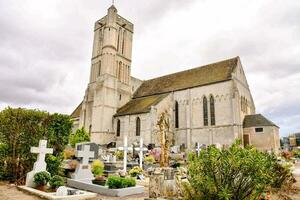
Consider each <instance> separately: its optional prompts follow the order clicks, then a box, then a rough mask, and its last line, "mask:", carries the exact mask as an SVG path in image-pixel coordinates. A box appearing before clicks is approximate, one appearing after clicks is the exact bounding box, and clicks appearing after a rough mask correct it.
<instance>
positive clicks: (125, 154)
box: [118, 136, 133, 172]
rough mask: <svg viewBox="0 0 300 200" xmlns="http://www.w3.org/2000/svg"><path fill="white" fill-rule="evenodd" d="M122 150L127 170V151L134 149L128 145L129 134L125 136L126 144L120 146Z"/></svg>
mask: <svg viewBox="0 0 300 200" xmlns="http://www.w3.org/2000/svg"><path fill="white" fill-rule="evenodd" d="M118 149H119V150H121V151H124V158H123V171H124V172H127V153H128V151H132V150H133V149H132V147H128V146H127V136H125V137H124V146H123V147H119V148H118Z"/></svg>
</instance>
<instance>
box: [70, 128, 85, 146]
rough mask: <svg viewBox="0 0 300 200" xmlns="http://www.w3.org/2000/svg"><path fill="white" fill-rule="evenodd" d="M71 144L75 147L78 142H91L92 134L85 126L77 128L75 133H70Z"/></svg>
mask: <svg viewBox="0 0 300 200" xmlns="http://www.w3.org/2000/svg"><path fill="white" fill-rule="evenodd" d="M69 140H70V144H71V146H72V147H73V148H74V147H75V145H76V144H77V143H80V142H89V141H90V135H89V134H88V133H87V132H86V131H85V130H84V128H83V127H82V128H80V129H77V130H76V132H75V133H74V134H71V135H70V138H69Z"/></svg>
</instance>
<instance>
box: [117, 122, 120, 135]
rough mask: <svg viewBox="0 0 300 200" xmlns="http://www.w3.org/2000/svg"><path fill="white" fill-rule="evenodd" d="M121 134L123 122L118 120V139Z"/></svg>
mask: <svg viewBox="0 0 300 200" xmlns="http://www.w3.org/2000/svg"><path fill="white" fill-rule="evenodd" d="M120 134H121V121H120V120H119V119H118V121H117V137H119V136H120Z"/></svg>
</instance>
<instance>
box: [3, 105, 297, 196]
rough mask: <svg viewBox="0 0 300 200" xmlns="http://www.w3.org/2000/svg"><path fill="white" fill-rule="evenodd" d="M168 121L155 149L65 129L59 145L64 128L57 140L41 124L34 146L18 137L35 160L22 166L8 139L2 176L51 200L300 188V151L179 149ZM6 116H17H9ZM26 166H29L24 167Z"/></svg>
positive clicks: (269, 192)
mask: <svg viewBox="0 0 300 200" xmlns="http://www.w3.org/2000/svg"><path fill="white" fill-rule="evenodd" d="M11 112H14V110H11ZM30 114H33V113H32V111H30ZM1 115H4V114H3V113H0V117H1ZM33 115H34V114H33ZM39 115H40V113H39ZM165 116H166V115H164V114H162V115H161V116H160V119H159V121H158V123H157V124H158V125H157V130H158V131H157V138H158V141H159V143H158V144H155V145H149V146H146V145H145V144H144V140H143V138H142V137H141V138H140V139H139V140H138V141H136V142H135V143H134V144H133V143H129V142H128V138H127V137H124V140H123V142H122V145H120V146H117V145H115V144H109V145H98V144H96V143H93V142H90V141H89V137H88V133H87V132H86V131H84V130H78V131H77V132H76V133H75V135H71V134H70V130H71V129H69V130H64V131H67V132H68V131H69V134H66V135H65V138H62V139H61V140H59V141H57V140H56V142H54V143H53V142H52V141H53V137H54V138H56V137H58V136H56V135H55V134H61V132H60V131H61V130H63V129H62V128H58V129H56V132H53V133H52V134H54V135H50V134H49V135H45V134H44V133H43V130H42V129H39V128H38V127H35V126H33V127H32V128H31V130H36V131H37V132H36V135H35V137H32V136H31V133H30V132H23V133H22V134H27V135H26V137H28V140H27V141H28V144H27V143H22V142H20V141H19V140H18V139H17V140H16V144H20V146H19V147H16V148H15V149H16V152H17V154H16V155H17V157H19V158H21V157H22V154H24V155H26V158H28V159H29V160H20V161H19V163H18V164H17V165H15V163H14V162H10V160H11V158H13V157H12V156H13V154H7V153H8V152H10V151H5V152H6V154H4V151H3V149H9V148H10V146H9V145H10V144H11V143H8V142H7V141H9V140H5V138H7V139H9V138H10V137H11V135H10V134H8V132H7V134H5V135H4V137H3V139H2V141H1V146H0V147H1V148H0V150H1V152H0V153H1V154H0V155H1V156H2V157H1V159H2V160H1V162H2V164H1V165H0V167H1V179H2V180H8V181H10V182H11V183H13V184H15V185H16V186H17V188H18V189H19V190H20V191H24V192H26V193H24V194H30V195H34V196H36V197H40V198H44V199H74V200H75V199H76V200H77V199H97V198H102V197H105V198H106V199H110V198H115V197H118V198H120V199H122V198H129V199H130V198H137V199H225V196H227V197H226V198H227V199H267V197H268V196H273V197H274V196H276V195H277V194H280V195H282V193H283V191H285V192H287V191H295V188H296V187H295V184H294V183H295V181H296V180H298V179H299V177H300V173H299V171H300V164H299V163H300V162H298V157H296V155H298V154H296V153H294V155H295V156H292V155H290V154H288V153H287V152H283V153H282V154H274V153H271V152H259V151H257V150H256V149H255V148H253V147H250V146H249V147H246V148H244V147H242V146H241V145H240V143H239V141H236V142H235V143H234V144H232V145H231V146H228V147H224V146H223V147H222V146H221V145H219V144H215V145H211V146H206V145H203V144H200V143H195V145H194V146H193V148H192V149H188V148H187V147H186V146H185V145H180V146H176V145H173V144H172V137H173V135H172V133H171V132H169V131H168V128H167V127H168V120H165V118H164V117H165ZM5 117H6V118H10V116H9V115H7V113H6V115H5ZM44 117H47V116H46V115H45V116H44ZM56 117H57V118H65V116H59V117H58V116H56ZM57 121H59V123H55V127H56V128H57V127H66V124H69V121H68V120H67V119H65V121H63V120H61V119H60V120H57ZM19 123H20V122H19V121H18V122H17V121H15V122H14V123H9V124H2V126H0V132H4V131H6V130H4V129H1V127H5V126H6V127H8V126H9V127H10V126H12V127H14V125H16V124H19ZM31 125H32V123H31ZM37 126H39V125H37ZM70 127H71V126H70ZM24 128H26V127H24ZM34 128H35V129H34ZM46 128H49V127H46V126H45V127H44V129H46ZM38 131H41V132H38ZM76 134H77V135H76ZM26 137H25V135H24V136H23V138H26ZM61 137H62V136H61ZM70 137H72V142H70ZM75 137H76V138H77V139H76V140H74V138H75ZM32 140H33V141H32ZM63 141H66V142H63ZM74 141H75V142H74ZM59 142H61V143H59ZM4 144H6V145H4ZM11 147H12V148H13V146H11ZM22 149H27V150H26V151H25V152H24V151H22ZM18 155H19V156H18ZM3 156H5V157H3ZM7 158H10V159H7ZM3 163H5V165H3ZM19 166H28V168H26V170H21V169H18V168H19ZM25 172H26V173H25ZM11 175H14V176H15V177H13V176H11ZM232 176H234V177H235V181H233V180H232V178H231V177H232ZM249 180H251V181H250V182H249ZM296 185H297V183H296ZM212 188H215V189H212ZM237 188H240V189H237ZM226 191H227V192H226ZM232 194H234V195H232ZM287 194H288V192H287ZM219 195H224V198H223V197H222V198H219ZM289 195H290V194H289ZM286 196H288V195H286ZM275 199H276V198H275Z"/></svg>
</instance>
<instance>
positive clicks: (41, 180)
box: [33, 171, 51, 191]
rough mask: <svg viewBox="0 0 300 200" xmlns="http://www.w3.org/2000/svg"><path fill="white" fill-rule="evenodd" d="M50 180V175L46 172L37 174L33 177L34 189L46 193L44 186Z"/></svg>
mask: <svg viewBox="0 0 300 200" xmlns="http://www.w3.org/2000/svg"><path fill="white" fill-rule="evenodd" d="M50 179H51V175H50V173H49V172H47V171H42V172H38V173H36V174H35V175H34V176H33V182H34V183H35V184H36V189H38V190H41V191H46V186H47V183H48V182H49V180H50Z"/></svg>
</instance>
